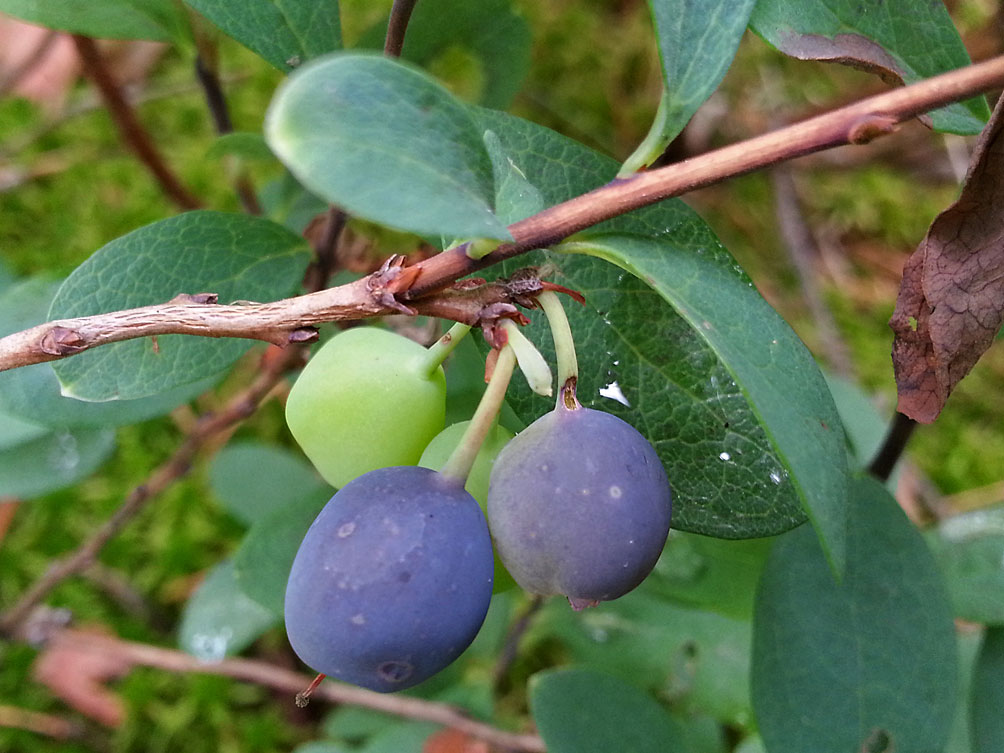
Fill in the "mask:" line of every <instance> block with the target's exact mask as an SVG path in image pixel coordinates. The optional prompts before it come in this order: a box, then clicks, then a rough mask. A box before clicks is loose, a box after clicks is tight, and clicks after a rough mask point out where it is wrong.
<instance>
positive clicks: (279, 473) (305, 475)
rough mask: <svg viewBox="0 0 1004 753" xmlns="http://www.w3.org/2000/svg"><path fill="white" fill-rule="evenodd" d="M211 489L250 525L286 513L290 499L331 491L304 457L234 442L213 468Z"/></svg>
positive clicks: (218, 455) (219, 457)
mask: <svg viewBox="0 0 1004 753" xmlns="http://www.w3.org/2000/svg"><path fill="white" fill-rule="evenodd" d="M209 487H210V488H211V489H212V491H213V494H215V495H216V496H217V497H218V498H219V500H220V501H221V502H222V503H223V506H224V507H225V508H226V509H227V511H228V512H230V513H231V514H232V515H233V516H234V517H236V518H238V519H239V520H241V521H243V522H244V523H246V524H248V525H250V524H252V523H256V522H257V521H259V520H261V519H262V518H265V517H267V516H269V515H270V514H271V513H273V512H275V511H277V510H282V509H283V508H285V506H286V505H287V504H288V503H289V501H290V500H293V499H299V498H300V497H304V496H306V495H308V494H311V493H312V492H315V491H320V490H327V486H326V485H325V483H324V481H322V480H321V477H320V476H318V475H317V471H315V470H314V467H313V466H312V465H310V463H308V462H307V461H306V460H304V459H303V456H302V455H299V454H296V453H294V452H292V451H290V450H287V449H285V448H284V447H277V446H276V445H273V444H263V443H261V442H230V443H229V444H227V446H226V447H224V448H223V449H222V450H220V451H219V452H218V453H217V454H216V456H215V457H214V458H213V461H212V463H211V464H210V466H209ZM328 496H331V494H330V493H329V494H328Z"/></svg>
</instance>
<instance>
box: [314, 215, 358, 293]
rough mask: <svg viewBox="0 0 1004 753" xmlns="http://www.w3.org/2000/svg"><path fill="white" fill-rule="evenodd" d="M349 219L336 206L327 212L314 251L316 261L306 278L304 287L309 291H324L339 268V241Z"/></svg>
mask: <svg viewBox="0 0 1004 753" xmlns="http://www.w3.org/2000/svg"><path fill="white" fill-rule="evenodd" d="M348 219H349V218H348V215H347V214H346V213H345V212H343V211H342V210H341V209H339V208H338V207H336V206H331V207H328V211H327V212H325V214H324V230H323V231H322V233H321V237H320V238H319V239H318V241H317V244H316V247H315V249H314V261H313V263H312V264H311V265H310V267H309V268H308V269H307V274H306V275H305V277H304V286H305V287H306V288H307V289H308V290H321V289H323V288H324V287H325V286H326V285H327V284H328V280H329V279H331V275H332V274H334V271H335V269H336V268H337V266H338V258H337V256H338V255H337V254H336V253H335V252H336V250H337V248H338V240H339V238H341V236H342V230H344V229H345V224H346V223H347V222H348Z"/></svg>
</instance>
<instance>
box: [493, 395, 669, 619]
mask: <svg viewBox="0 0 1004 753" xmlns="http://www.w3.org/2000/svg"><path fill="white" fill-rule="evenodd" d="M670 512H671V494H670V489H669V483H668V481H667V479H666V472H665V471H664V470H663V467H662V464H661V462H660V461H659V457H658V455H656V452H655V450H654V449H653V448H652V445H651V444H649V442H648V440H646V439H645V438H644V437H643V436H642V435H641V434H640V433H638V431H636V430H635V429H634V427H632V426H631V425H630V424H628V423H626V422H625V421H622V420H621V419H619V418H617V417H616V416H614V415H612V414H609V413H604V412H602V411H596V410H591V409H588V408H582V407H577V408H574V409H569V408H566V407H564V406H563V405H562V404H559V406H558V408H556V409H555V410H554V411H551V412H550V413H548V414H546V415H544V416H542V417H541V418H539V419H537V420H536V421H535V422H534V423H532V424H531V425H530V426H528V427H527V428H526V429H525V430H524V431H523V432H521V433H520V434H518V435H517V436H516V438H515V439H513V440H512V441H511V442H509V444H507V445H506V446H505V448H503V450H502V452H501V453H499V456H498V457H497V458H496V460H495V464H494V466H493V467H492V473H491V484H490V486H489V491H488V522H489V526H490V528H491V531H492V536H493V537H494V539H495V545H496V548H497V551H498V555H499V557H500V558H501V560H502V562H503V563H504V564H505V566H506V568H507V569H508V570H509V572H510V573H511V574H512V576H513V578H515V580H516V582H517V583H518V584H519V585H520V586H522V587H523V588H524V589H525V590H527V591H530V592H532V593H537V594H542V595H549V594H564V595H565V596H567V597H568V600H569V602H570V603H571V604H572V606H573V607H575V608H576V609H581V608H582V607H585V606H590V605H594V604H596V603H597V602H600V601H609V600H610V599H616V598H617V597H619V596H623V595H624V594H625V593H627V592H628V591H630V590H631V589H633V588H634V587H635V586H637V585H638V584H639V583H641V581H642V580H644V579H645V577H646V576H647V575H648V574H649V572H651V570H652V568H653V567H654V566H655V562H656V560H657V559H658V558H659V555H660V554H661V552H662V548H663V546H664V545H665V543H666V537H667V535H668V534H669V522H670Z"/></svg>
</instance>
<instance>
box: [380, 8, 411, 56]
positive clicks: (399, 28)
mask: <svg viewBox="0 0 1004 753" xmlns="http://www.w3.org/2000/svg"><path fill="white" fill-rule="evenodd" d="M417 4H418V0H394V7H392V8H391V11H390V18H389V19H387V37H386V39H385V40H384V44H383V51H384V54H385V55H387V56H389V57H393V58H396V57H400V56H401V50H402V49H403V48H404V33H405V31H407V29H408V21H410V20H411V12H412V11H413V10H415V6H416V5H417Z"/></svg>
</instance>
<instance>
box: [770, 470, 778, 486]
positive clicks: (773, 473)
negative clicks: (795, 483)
mask: <svg viewBox="0 0 1004 753" xmlns="http://www.w3.org/2000/svg"><path fill="white" fill-rule="evenodd" d="M770 480H771V481H773V482H774V483H775V484H780V483H781V474H780V473H778V472H777V471H771V472H770Z"/></svg>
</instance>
